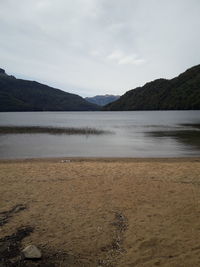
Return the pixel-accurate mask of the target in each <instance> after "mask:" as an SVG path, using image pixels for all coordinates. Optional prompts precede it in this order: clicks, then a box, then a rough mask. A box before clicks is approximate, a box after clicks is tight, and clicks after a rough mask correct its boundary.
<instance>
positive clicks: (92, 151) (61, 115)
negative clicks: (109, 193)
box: [0, 111, 200, 159]
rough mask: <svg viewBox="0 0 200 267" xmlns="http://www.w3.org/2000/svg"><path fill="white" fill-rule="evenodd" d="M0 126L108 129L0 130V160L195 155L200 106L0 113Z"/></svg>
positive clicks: (198, 145) (198, 146)
mask: <svg viewBox="0 0 200 267" xmlns="http://www.w3.org/2000/svg"><path fill="white" fill-rule="evenodd" d="M0 126H42V127H44V126H47V127H75V128H76V127H77V128H80V127H92V128H96V129H99V130H105V131H109V133H106V134H101V135H65V134H59V135H58V134H57V135H54V134H47V133H43V134H41V133H34V134H24V133H23V134H8V133H6V134H4V133H2V134H0V158H2V159H11V158H35V157H196V156H200V111H130V112H2V113H0Z"/></svg>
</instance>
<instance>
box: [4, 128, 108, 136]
mask: <svg viewBox="0 0 200 267" xmlns="http://www.w3.org/2000/svg"><path fill="white" fill-rule="evenodd" d="M108 133H110V132H108V131H104V130H99V129H96V128H90V127H84V128H73V127H69V128H62V127H60V128H59V127H40V126H0V134H67V135H73V134H77V135H100V134H108Z"/></svg>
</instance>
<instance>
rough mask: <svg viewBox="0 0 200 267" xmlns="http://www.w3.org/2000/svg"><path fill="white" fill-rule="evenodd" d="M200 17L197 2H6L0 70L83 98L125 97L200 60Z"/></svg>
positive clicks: (0, 24) (0, 9)
mask: <svg viewBox="0 0 200 267" xmlns="http://www.w3.org/2000/svg"><path fill="white" fill-rule="evenodd" d="M199 14H200V1H198V0H168V1H165V0H109V1H108V0H73V1H72V0H20V1H15V0H1V1H0V32H1V39H0V52H1V53H0V62H1V66H0V67H2V68H6V70H7V71H8V72H10V73H12V74H16V75H18V76H20V75H21V77H22V78H29V79H35V80H39V81H41V82H45V83H48V84H50V85H53V86H55V87H60V88H61V89H64V90H66V91H69V92H75V93H79V94H81V95H95V94H98V93H101V94H103V93H115V94H122V93H124V92H125V91H126V90H129V89H131V88H134V87H136V86H139V85H142V84H144V83H145V82H147V81H149V80H152V79H155V78H158V77H166V78H171V77H173V76H175V75H177V74H178V73H180V72H182V71H184V70H185V69H186V68H188V67H191V66H192V65H195V64H199V61H200V53H199V46H200V36H199V34H198V32H199V28H200V19H199ZM117 51H118V52H117ZM117 53H118V55H117Z"/></svg>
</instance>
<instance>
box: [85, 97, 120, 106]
mask: <svg viewBox="0 0 200 267" xmlns="http://www.w3.org/2000/svg"><path fill="white" fill-rule="evenodd" d="M119 98H120V96H119V95H108V94H106V95H96V96H93V97H86V98H85V100H87V101H88V102H90V103H94V104H97V105H99V106H105V105H107V104H109V103H111V102H113V101H116V100H117V99H119Z"/></svg>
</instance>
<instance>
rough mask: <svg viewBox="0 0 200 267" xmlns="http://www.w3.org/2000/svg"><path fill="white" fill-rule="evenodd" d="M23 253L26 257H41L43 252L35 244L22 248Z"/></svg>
mask: <svg viewBox="0 0 200 267" xmlns="http://www.w3.org/2000/svg"><path fill="white" fill-rule="evenodd" d="M22 253H23V255H24V257H25V258H26V259H40V258H41V257H42V254H41V252H40V250H39V249H38V248H37V247H36V246H35V245H29V246H27V247H26V248H25V249H23V250H22Z"/></svg>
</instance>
